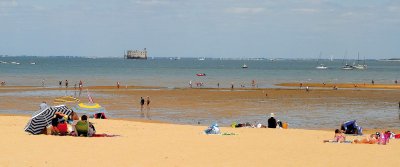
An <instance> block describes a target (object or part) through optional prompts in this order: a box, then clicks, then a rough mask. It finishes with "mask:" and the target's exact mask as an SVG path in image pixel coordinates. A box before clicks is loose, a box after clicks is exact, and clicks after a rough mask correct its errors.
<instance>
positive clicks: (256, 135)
mask: <svg viewBox="0 0 400 167" xmlns="http://www.w3.org/2000/svg"><path fill="white" fill-rule="evenodd" d="M28 120H29V117H27V116H6V115H2V116H0V129H1V130H2V133H1V134H0V135H1V140H0V145H1V147H0V148H1V156H0V166H238V167H242V166H338V165H340V166H382V165H385V166H397V165H398V164H399V162H400V160H399V159H398V155H400V140H390V143H389V144H388V145H362V144H333V143H323V142H322V140H324V139H331V138H332V137H333V134H334V133H333V132H331V131H320V130H302V129H265V128H264V129H253V128H230V127H222V128H221V131H222V132H228V133H235V134H237V135H231V136H224V135H205V134H203V133H202V131H203V130H204V129H205V128H206V127H205V126H191V125H175V124H166V123H146V122H137V121H127V120H91V121H92V122H94V123H95V126H96V129H97V132H98V133H107V134H117V135H121V136H119V137H108V138H105V137H103V138H88V137H71V136H48V135H29V134H28V133H25V132H24V131H23V127H24V126H25V124H26V122H27V121H28ZM354 138H356V137H354V136H348V139H354Z"/></svg>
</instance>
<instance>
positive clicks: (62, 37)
mask: <svg viewBox="0 0 400 167" xmlns="http://www.w3.org/2000/svg"><path fill="white" fill-rule="evenodd" d="M143 48H147V50H148V53H149V56H150V57H153V56H154V57H215V58H220V57H222V58H259V57H264V58H318V56H319V54H320V52H322V58H330V57H331V56H333V57H334V58H343V57H344V56H345V55H347V57H349V58H356V57H357V53H358V52H360V55H361V56H362V57H364V56H365V57H366V58H367V59H383V58H400V1H399V0H346V1H338V0H68V1H55V0H35V1H32V0H0V55H10V56H17V55H33V56H83V57H123V54H124V51H125V50H129V49H132V50H136V49H143Z"/></svg>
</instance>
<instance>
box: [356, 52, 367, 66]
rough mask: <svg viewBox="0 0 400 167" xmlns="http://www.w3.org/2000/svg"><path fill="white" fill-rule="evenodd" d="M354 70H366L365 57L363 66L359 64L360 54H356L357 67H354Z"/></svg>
mask: <svg viewBox="0 0 400 167" xmlns="http://www.w3.org/2000/svg"><path fill="white" fill-rule="evenodd" d="M354 68H355V69H358V70H366V69H367V65H366V64H365V57H364V64H360V53H358V58H357V65H354Z"/></svg>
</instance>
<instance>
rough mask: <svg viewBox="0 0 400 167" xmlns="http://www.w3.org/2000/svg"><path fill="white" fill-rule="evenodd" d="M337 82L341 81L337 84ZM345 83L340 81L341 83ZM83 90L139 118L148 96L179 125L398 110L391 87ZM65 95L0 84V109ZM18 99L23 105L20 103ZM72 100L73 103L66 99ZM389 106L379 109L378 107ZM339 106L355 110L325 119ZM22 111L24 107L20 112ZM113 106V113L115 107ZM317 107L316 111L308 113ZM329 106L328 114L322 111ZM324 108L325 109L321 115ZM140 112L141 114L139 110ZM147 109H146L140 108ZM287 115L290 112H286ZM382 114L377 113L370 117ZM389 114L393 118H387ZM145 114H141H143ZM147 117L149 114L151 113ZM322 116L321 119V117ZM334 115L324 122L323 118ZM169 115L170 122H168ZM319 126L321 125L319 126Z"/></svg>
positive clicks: (164, 117) (376, 124) (373, 125)
mask: <svg viewBox="0 0 400 167" xmlns="http://www.w3.org/2000/svg"><path fill="white" fill-rule="evenodd" d="M338 85H340V84H338ZM343 85H344V84H343ZM86 90H90V93H91V95H92V97H93V99H94V100H95V102H98V103H100V104H102V105H103V106H105V107H106V109H107V110H108V111H109V112H110V114H111V115H114V116H115V117H117V118H125V117H128V118H135V119H140V118H141V115H140V113H141V112H140V105H139V99H140V97H146V96H150V98H151V104H150V107H151V110H150V111H151V112H150V116H152V118H153V119H155V120H159V121H167V122H175V123H184V124H197V122H200V123H201V124H209V123H210V122H212V119H219V120H222V121H223V120H227V121H225V122H221V123H222V125H224V126H227V125H229V124H230V123H231V122H232V120H235V121H249V122H251V123H254V122H253V121H257V122H260V123H266V122H265V121H266V118H267V117H268V115H269V113H271V112H274V113H276V114H277V115H278V116H279V117H281V118H282V120H286V121H287V120H290V119H293V118H295V117H304V116H310V118H304V119H303V120H305V121H307V120H312V119H314V120H320V121H319V122H321V124H316V125H312V126H313V127H312V129H321V128H334V127H337V126H338V125H339V124H340V122H341V121H344V120H347V119H352V117H351V116H357V115H358V116H359V115H360V113H357V112H359V111H364V110H365V109H370V110H372V111H365V112H367V113H372V114H374V112H373V111H374V110H379V111H381V112H383V114H385V113H388V112H389V111H390V112H392V111H394V112H397V109H398V102H399V101H400V98H399V97H400V91H399V90H393V89H340V87H339V90H332V89H317V88H312V89H311V90H310V91H309V92H306V91H305V90H304V89H298V88H297V89H291V88H290V89H286V88H274V89H255V88H254V89H252V88H246V89H234V90H230V89H211V88H210V89H208V88H196V89H190V88H176V89H167V88H162V87H144V86H141V87H138V86H130V87H127V88H126V87H121V88H119V89H117V88H116V87H115V86H96V87H85V88H84V89H83V91H82V92H81V96H80V97H78V98H79V99H80V100H81V101H82V102H87V101H88V100H87V95H86ZM65 93H67V94H72V95H74V94H76V95H79V91H77V90H74V89H73V88H69V89H67V90H66V89H65V88H41V87H8V86H6V87H0V111H1V110H2V111H9V112H7V113H14V114H29V113H32V112H33V111H34V110H36V109H38V105H39V103H40V102H42V101H47V102H48V104H50V105H55V104H56V103H53V100H54V98H56V97H59V96H63V95H64V94H65ZM21 104H23V105H21ZM68 105H71V106H72V105H73V104H68ZM385 107H388V108H391V110H382V109H381V108H385ZM338 108H347V109H354V110H355V111H351V113H349V114H350V116H349V117H346V116H343V115H346V114H342V116H341V115H339V116H338V117H329V118H325V117H326V115H335V114H336V113H335V112H337V113H340V112H344V111H341V110H339V111H337V110H338ZM21 111H23V112H21ZM117 111H118V112H117ZM313 111H318V112H313ZM327 111H329V112H330V113H327ZM324 113H326V114H325V115H324ZM142 114H143V113H142ZM144 114H146V113H144ZM286 115H290V117H289V118H288V117H285V116H286ZM375 116H378V117H379V116H382V115H380V113H377V114H376V115H371V117H375ZM386 117H389V118H390V119H391V120H390V121H391V122H390V125H388V124H385V123H387V122H388V119H386V118H385V119H382V120H379V119H371V120H368V121H369V122H366V123H364V124H367V125H365V126H366V127H367V129H380V128H383V129H385V128H391V129H393V128H398V127H399V122H398V121H399V117H400V115H397V113H396V115H386ZM392 117H394V118H392ZM143 119H146V118H143ZM150 119H151V118H150ZM324 119H326V120H324ZM332 119H335V120H337V122H331V123H330V124H328V125H326V126H322V125H323V123H324V122H326V121H332ZM169 120H173V121H169ZM302 123H303V122H289V124H291V125H293V126H294V127H300V128H309V127H311V126H309V125H311V124H314V122H304V124H306V125H305V126H303V125H302ZM320 125H321V126H320Z"/></svg>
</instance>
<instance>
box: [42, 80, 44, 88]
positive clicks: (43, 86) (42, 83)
mask: <svg viewBox="0 0 400 167" xmlns="http://www.w3.org/2000/svg"><path fill="white" fill-rule="evenodd" d="M42 87H44V79H42Z"/></svg>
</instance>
